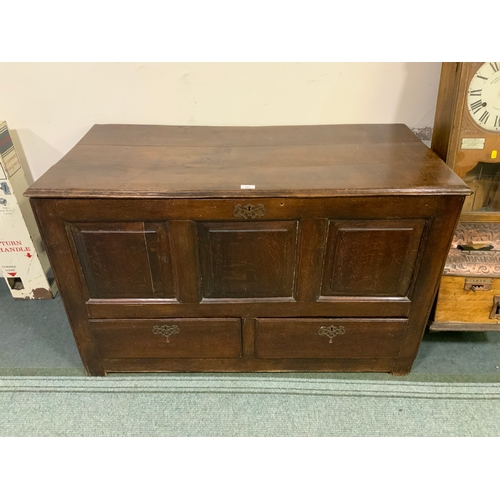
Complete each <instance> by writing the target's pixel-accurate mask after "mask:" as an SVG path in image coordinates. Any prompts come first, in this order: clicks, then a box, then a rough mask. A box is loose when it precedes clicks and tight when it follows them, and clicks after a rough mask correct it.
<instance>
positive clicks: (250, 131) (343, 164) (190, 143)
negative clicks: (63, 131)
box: [26, 124, 470, 198]
mask: <svg viewBox="0 0 500 500" xmlns="http://www.w3.org/2000/svg"><path fill="white" fill-rule="evenodd" d="M398 193H404V194H410V195H415V194H417V195H418V194H424V195H426V194H445V195H446V194H448V195H466V194H469V193H470V190H469V188H468V187H467V186H466V185H465V183H464V182H463V181H462V180H461V179H460V178H459V177H458V176H457V175H456V174H454V173H453V171H452V170H451V169H450V168H448V167H447V166H446V164H445V163H444V162H443V161H442V160H440V159H439V158H438V156H437V155H436V154H434V153H433V152H432V151H431V150H430V149H429V148H427V147H426V146H425V145H424V144H423V143H422V142H421V141H420V140H419V139H418V138H417V137H416V136H415V134H413V132H412V131H411V130H410V129H409V128H408V127H406V126H405V125H402V124H388V125H314V126H280V127H200V126H197V127H191V126H163V125H94V126H93V127H92V128H91V129H90V131H89V132H88V133H87V134H86V135H85V136H84V137H83V139H82V140H81V141H80V142H79V143H78V144H77V145H76V146H75V147H74V148H73V149H72V150H71V151H69V152H68V154H66V155H65V156H64V157H63V158H62V159H61V160H60V161H59V162H58V163H56V164H55V165H54V166H53V167H52V168H50V169H49V170H48V171H47V172H46V173H45V174H44V175H42V176H41V177H40V179H38V180H37V181H36V182H35V183H34V185H33V186H32V187H31V188H30V189H28V191H27V192H26V195H27V196H32V197H66V198H67V197H76V198H88V197H107V198H110V197H124V198H131V197H134V198H138V197H140V198H158V197H178V198H187V197H196V198H203V197H205V198H207V197H241V198H250V197H259V196H298V197H300V196H309V197H310V196H316V197H321V196H358V195H359V196H373V195H394V194H398Z"/></svg>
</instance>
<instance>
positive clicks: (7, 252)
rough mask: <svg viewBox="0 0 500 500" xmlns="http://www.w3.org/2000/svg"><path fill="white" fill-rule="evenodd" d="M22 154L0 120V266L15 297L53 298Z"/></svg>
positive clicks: (47, 262) (48, 265) (5, 124)
mask: <svg viewBox="0 0 500 500" xmlns="http://www.w3.org/2000/svg"><path fill="white" fill-rule="evenodd" d="M26 189H28V182H27V181H26V176H25V174H24V171H23V168H22V165H21V163H20V161H19V157H18V155H17V153H16V150H15V148H14V145H13V143H12V138H11V135H10V132H9V128H8V127H7V123H6V122H1V121H0V269H1V271H2V275H3V277H4V278H5V280H6V281H7V284H8V285H9V289H10V292H11V294H12V296H13V297H14V298H16V299H51V298H53V297H54V296H55V294H56V293H57V285H56V283H55V281H54V279H51V278H49V275H50V264H49V259H48V257H47V253H46V252H45V249H44V247H43V243H42V239H41V237H40V233H39V232H38V227H37V225H36V222H35V218H34V215H33V211H32V210H31V206H30V204H29V200H28V199H27V198H25V197H24V196H23V193H24V191H26Z"/></svg>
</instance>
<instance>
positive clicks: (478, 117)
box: [467, 62, 500, 132]
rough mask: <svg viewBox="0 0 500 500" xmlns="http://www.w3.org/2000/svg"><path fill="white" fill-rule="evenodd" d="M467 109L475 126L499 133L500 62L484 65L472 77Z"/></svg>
mask: <svg viewBox="0 0 500 500" xmlns="http://www.w3.org/2000/svg"><path fill="white" fill-rule="evenodd" d="M467 107H468V108H469V112H470V116H471V118H472V120H473V121H474V123H475V124H476V125H478V126H479V127H481V128H483V129H485V130H488V131H490V132H500V62H488V63H484V64H483V65H482V66H481V67H480V68H479V69H478V70H477V71H476V73H475V74H474V75H473V76H472V79H471V81H470V85H469V90H468V92H467Z"/></svg>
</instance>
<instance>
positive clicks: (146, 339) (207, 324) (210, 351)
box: [90, 318, 242, 359]
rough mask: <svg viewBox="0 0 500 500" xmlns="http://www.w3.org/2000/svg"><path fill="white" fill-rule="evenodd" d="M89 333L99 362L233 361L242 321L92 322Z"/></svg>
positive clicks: (238, 346) (159, 320)
mask: <svg viewBox="0 0 500 500" xmlns="http://www.w3.org/2000/svg"><path fill="white" fill-rule="evenodd" d="M90 330H91V333H92V336H93V338H94V342H95V344H96V347H97V350H98V352H99V355H100V356H101V358H104V359H113V358H117V359H119V358H236V357H240V356H241V349H242V347H241V346H242V342H241V320H240V319H239V318H225V319H180V318H169V319H163V320H161V319H145V320H93V321H90Z"/></svg>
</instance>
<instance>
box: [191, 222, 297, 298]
mask: <svg viewBox="0 0 500 500" xmlns="http://www.w3.org/2000/svg"><path fill="white" fill-rule="evenodd" d="M297 226H298V223H297V222H296V221H279V222H275V221H273V222H268V221H262V222H206V223H199V225H198V228H199V239H200V262H201V268H202V270H201V273H202V287H203V297H205V298H224V297H227V298H246V297H249V298H250V297H292V296H293V289H294V276H295V270H296V267H297V262H296V260H297V259H296V257H297V250H296V246H297Z"/></svg>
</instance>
